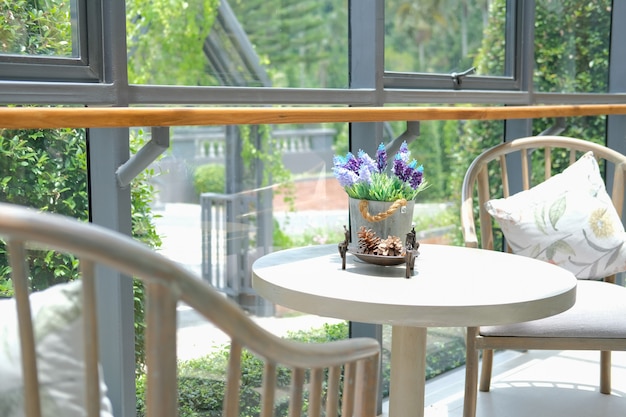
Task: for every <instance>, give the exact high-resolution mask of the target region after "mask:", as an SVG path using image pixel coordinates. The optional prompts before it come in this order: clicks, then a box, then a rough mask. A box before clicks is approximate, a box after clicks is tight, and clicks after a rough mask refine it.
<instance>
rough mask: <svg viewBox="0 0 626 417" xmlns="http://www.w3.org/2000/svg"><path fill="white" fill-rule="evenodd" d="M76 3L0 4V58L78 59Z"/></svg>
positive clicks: (59, 0) (21, 1) (61, 0)
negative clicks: (1, 55)
mask: <svg viewBox="0 0 626 417" xmlns="http://www.w3.org/2000/svg"><path fill="white" fill-rule="evenodd" d="M77 6H78V5H77V0H47V1H40V2H33V1H27V0H12V1H4V2H2V3H0V54H11V55H20V56H57V57H78V56H79V45H78V32H77V31H78V28H77V26H76V23H77V22H76V13H77Z"/></svg>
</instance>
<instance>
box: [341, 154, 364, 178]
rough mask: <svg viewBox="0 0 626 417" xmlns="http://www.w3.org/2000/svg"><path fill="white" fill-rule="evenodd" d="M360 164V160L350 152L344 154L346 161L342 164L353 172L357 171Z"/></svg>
mask: <svg viewBox="0 0 626 417" xmlns="http://www.w3.org/2000/svg"><path fill="white" fill-rule="evenodd" d="M360 166H361V161H360V160H359V159H357V158H356V157H355V156H354V155H353V154H352V152H348V154H347V155H346V163H345V164H344V168H346V169H347V170H350V171H352V172H354V173H357V172H359V167H360Z"/></svg>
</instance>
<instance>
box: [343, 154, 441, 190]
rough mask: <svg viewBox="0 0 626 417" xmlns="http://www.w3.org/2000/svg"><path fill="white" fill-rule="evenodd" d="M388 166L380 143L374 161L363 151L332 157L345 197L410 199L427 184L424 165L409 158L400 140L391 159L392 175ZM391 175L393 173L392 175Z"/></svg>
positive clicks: (409, 155)
mask: <svg viewBox="0 0 626 417" xmlns="http://www.w3.org/2000/svg"><path fill="white" fill-rule="evenodd" d="M386 169H387V151H386V150H385V145H383V144H382V143H381V144H380V145H379V146H378V150H377V151H376V160H373V159H372V158H371V157H370V156H369V155H368V154H366V153H365V152H364V151H363V150H359V152H358V154H357V156H354V155H353V154H352V153H351V152H348V154H347V155H346V156H345V157H343V156H335V157H334V158H333V173H334V174H335V177H336V178H337V180H338V181H339V184H340V185H341V186H342V187H343V189H344V190H345V191H346V193H347V194H348V196H350V197H352V198H355V199H359V200H374V201H396V200H399V199H404V200H407V201H409V200H413V199H415V197H417V195H418V194H419V193H420V192H421V191H423V190H425V189H426V188H427V187H428V184H427V182H426V181H425V180H424V167H423V166H422V165H419V166H418V165H417V161H416V160H415V159H413V160H411V152H410V151H409V148H408V146H407V144H406V142H402V145H401V146H400V149H399V150H398V153H396V155H395V157H394V159H393V165H392V168H391V174H390V173H388V172H386ZM392 174H393V175H392Z"/></svg>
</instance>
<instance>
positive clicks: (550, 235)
mask: <svg viewBox="0 0 626 417" xmlns="http://www.w3.org/2000/svg"><path fill="white" fill-rule="evenodd" d="M486 209H487V211H488V212H489V214H491V216H493V217H494V218H495V219H496V220H497V222H498V224H499V225H500V227H501V228H502V232H503V233H504V236H505V237H506V240H507V242H508V244H509V245H510V247H511V249H512V250H513V252H514V253H516V254H519V255H524V256H529V257H532V258H536V259H540V260H543V261H547V262H550V263H553V264H556V265H559V266H561V267H563V268H565V269H567V270H569V271H571V272H573V273H574V274H575V275H576V277H578V278H603V277H605V276H608V275H611V274H614V273H617V272H622V271H626V246H625V245H624V242H625V241H626V233H625V232H624V226H623V224H622V222H621V219H620V217H619V215H618V214H617V212H616V210H615V207H614V206H613V203H612V201H611V198H610V197H609V195H608V193H607V192H606V187H605V185H604V181H603V180H602V177H601V176H600V170H599V168H598V163H597V161H596V159H595V157H594V156H593V153H592V152H588V153H586V154H585V155H583V156H582V157H581V158H580V159H579V160H578V161H576V162H575V163H574V164H572V165H571V166H570V167H568V168H567V169H565V170H564V171H563V172H562V173H560V174H558V175H555V176H554V177H551V178H549V179H547V180H546V181H544V182H543V183H541V184H538V185H537V186H535V187H533V188H531V189H529V190H526V191H522V192H520V193H517V194H515V195H512V196H510V197H508V198H502V199H496V200H490V201H488V202H487V203H486Z"/></svg>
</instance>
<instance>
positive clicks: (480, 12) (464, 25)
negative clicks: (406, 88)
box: [385, 0, 510, 76]
mask: <svg viewBox="0 0 626 417" xmlns="http://www.w3.org/2000/svg"><path fill="white" fill-rule="evenodd" d="M506 9H507V2H506V1H505V0H496V1H484V0H445V1H431V0H416V1H411V2H408V1H402V0H392V1H386V2H385V69H386V70H389V71H395V72H421V73H440V74H450V73H452V72H461V71H464V70H466V69H468V68H471V67H473V66H475V62H476V60H478V59H480V58H481V56H484V55H489V61H490V62H491V63H492V65H490V66H489V67H484V68H482V71H484V72H483V73H482V74H480V75H492V76H504V75H510V74H505V72H504V68H505V65H504V61H505V47H506V46H507V45H506V39H507V37H506V34H505V28H506V25H505V24H504V23H505V21H506Z"/></svg>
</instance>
